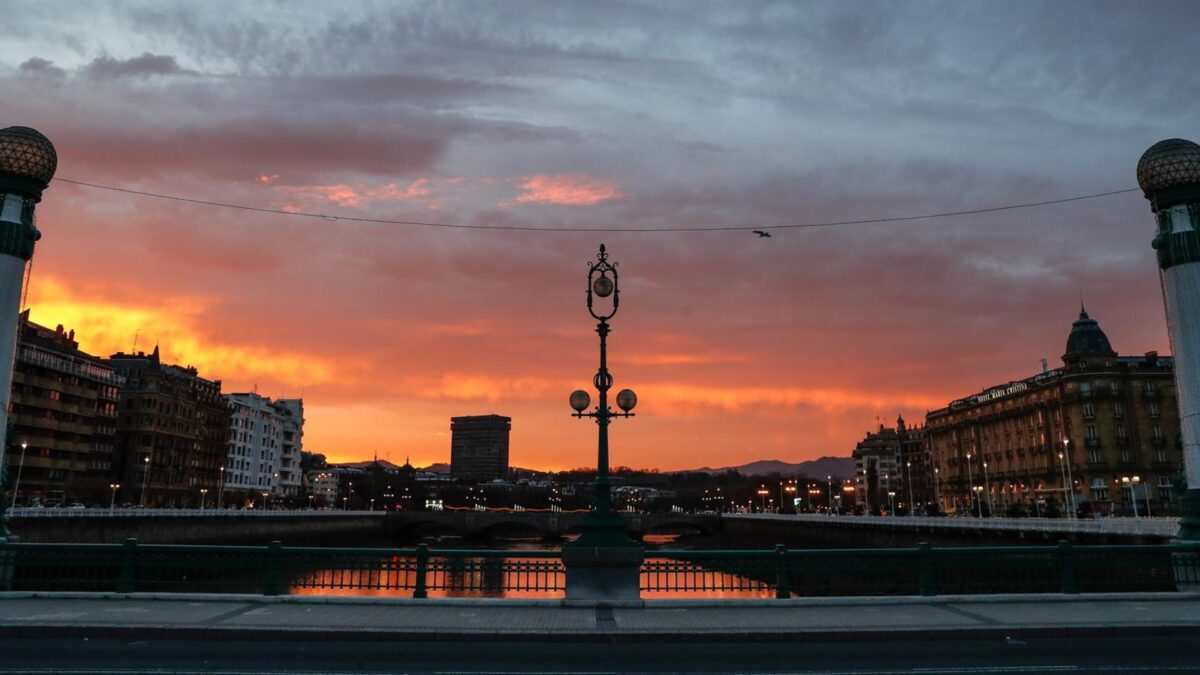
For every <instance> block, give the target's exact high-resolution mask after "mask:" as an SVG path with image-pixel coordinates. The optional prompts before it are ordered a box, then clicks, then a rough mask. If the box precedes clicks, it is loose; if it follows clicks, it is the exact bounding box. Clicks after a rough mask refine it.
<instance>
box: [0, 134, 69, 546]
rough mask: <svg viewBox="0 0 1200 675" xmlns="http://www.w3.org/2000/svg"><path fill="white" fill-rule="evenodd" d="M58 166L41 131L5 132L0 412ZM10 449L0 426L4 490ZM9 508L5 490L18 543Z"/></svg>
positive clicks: (3, 523) (3, 536) (4, 533)
mask: <svg viewBox="0 0 1200 675" xmlns="http://www.w3.org/2000/svg"><path fill="white" fill-rule="evenodd" d="M57 168H58V153H57V152H56V151H55V150H54V145H53V144H52V143H51V142H50V141H49V140H48V139H47V138H46V137H45V136H43V135H42V134H41V133H39V132H37V131H35V130H33V129H30V128H29V127H8V128H6V129H0V410H8V407H9V396H10V395H11V393H12V375H13V359H14V358H15V357H16V353H17V321H18V312H19V311H20V304H21V290H22V286H23V285H24V282H25V267H26V265H27V264H28V263H29V261H30V260H32V259H33V245H34V243H35V242H36V241H37V240H38V239H40V238H41V236H42V235H41V233H40V232H38V229H37V227H36V226H35V224H34V209H35V207H36V206H37V203H38V202H40V201H41V200H42V192H43V191H44V190H45V189H46V188H47V187H49V186H50V179H52V178H53V177H54V171H55V170H56V169H57ZM7 448H8V426H7V425H4V424H0V486H4V485H7V484H8V481H7V478H6V473H7V469H8V458H7V457H6V456H5V455H6V452H5V451H6V450H7ZM14 496H15V494H14ZM7 506H8V505H7V504H6V503H5V500H4V499H3V498H2V491H0V542H2V541H5V540H9V539H15V538H14V537H12V535H11V534H10V533H9V531H8V515H7V514H6V513H5V509H6V507H7Z"/></svg>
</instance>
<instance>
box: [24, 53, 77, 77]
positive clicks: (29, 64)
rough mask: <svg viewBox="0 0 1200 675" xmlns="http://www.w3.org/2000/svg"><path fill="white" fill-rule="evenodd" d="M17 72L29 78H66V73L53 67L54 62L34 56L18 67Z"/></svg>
mask: <svg viewBox="0 0 1200 675" xmlns="http://www.w3.org/2000/svg"><path fill="white" fill-rule="evenodd" d="M17 70H18V71H19V72H20V73H21V75H26V76H31V77H47V78H53V79H59V78H63V77H66V75H67V71H65V70H63V69H62V68H59V67H58V66H56V65H54V62H52V61H47V60H46V59H42V58H38V57H36V56H34V57H32V58H30V59H29V60H28V61H26V62H24V63H22V64H21V65H20V66H18V68H17Z"/></svg>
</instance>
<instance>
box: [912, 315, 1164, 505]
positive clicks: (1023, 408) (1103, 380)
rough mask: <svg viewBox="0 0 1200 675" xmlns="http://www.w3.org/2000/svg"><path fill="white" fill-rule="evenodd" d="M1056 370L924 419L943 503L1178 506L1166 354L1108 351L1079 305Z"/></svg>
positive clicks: (979, 395) (952, 405) (1102, 336)
mask: <svg viewBox="0 0 1200 675" xmlns="http://www.w3.org/2000/svg"><path fill="white" fill-rule="evenodd" d="M1062 361H1063V365H1062V367H1060V368H1055V369H1052V370H1050V369H1046V368H1045V367H1043V372H1041V373H1038V374H1036V375H1033V376H1031V377H1027V378H1024V379H1021V380H1016V381H1012V382H1006V383H1003V384H998V385H996V386H993V387H989V388H987V389H985V390H983V391H981V392H979V393H977V394H975V395H973V396H968V397H966V398H961V399H958V400H956V401H952V402H951V403H950V404H949V405H948V406H946V407H945V408H942V409H940V410H934V411H932V412H929V413H928V414H927V416H926V430H927V436H928V442H929V450H930V455H931V458H932V462H933V467H934V469H935V470H936V471H937V478H938V485H939V488H940V490H939V491H940V496H941V502H942V506H943V508H945V509H946V510H947V511H950V512H954V510H955V509H956V508H957V509H958V510H959V512H963V513H965V512H973V513H987V512H988V511H991V512H994V513H996V514H997V515H1001V514H1003V513H1005V512H1007V511H1009V510H1023V511H1024V512H1025V513H1027V514H1029V515H1038V514H1042V515H1044V511H1045V510H1046V509H1047V508H1057V509H1062V508H1064V507H1066V506H1067V505H1070V504H1076V505H1078V504H1081V503H1082V502H1085V501H1086V502H1089V503H1090V505H1091V506H1092V508H1093V509H1094V510H1097V511H1110V510H1116V511H1119V512H1121V513H1126V512H1130V513H1131V512H1132V511H1133V508H1134V505H1133V501H1132V500H1133V498H1134V496H1135V495H1136V499H1137V508H1138V511H1139V512H1141V513H1142V514H1143V515H1145V514H1146V512H1147V511H1149V513H1150V514H1152V515H1153V514H1157V513H1163V512H1165V511H1170V510H1173V509H1177V508H1178V503H1177V498H1176V497H1175V495H1174V493H1173V491H1172V485H1173V483H1174V481H1175V478H1176V477H1177V476H1178V475H1179V472H1180V470H1181V469H1182V466H1183V458H1182V452H1181V450H1180V448H1179V446H1178V444H1177V442H1176V435H1177V434H1178V431H1179V413H1178V409H1177V407H1176V398H1175V396H1176V394H1175V380H1174V376H1173V372H1172V359H1171V358H1170V357H1164V356H1159V355H1158V354H1157V353H1155V352H1149V353H1147V354H1145V355H1144V356H1118V355H1117V353H1116V352H1115V351H1114V350H1113V348H1112V346H1111V345H1110V344H1109V341H1108V337H1107V336H1106V335H1105V334H1104V331H1103V330H1101V329H1100V325H1099V324H1098V323H1097V322H1096V321H1095V320H1094V319H1092V318H1091V317H1089V316H1088V314H1087V312H1086V311H1083V310H1082V308H1081V311H1080V314H1079V319H1078V320H1077V321H1075V323H1074V324H1073V325H1072V326H1071V332H1070V335H1069V336H1068V337H1067V345H1066V353H1065V354H1063V357H1062Z"/></svg>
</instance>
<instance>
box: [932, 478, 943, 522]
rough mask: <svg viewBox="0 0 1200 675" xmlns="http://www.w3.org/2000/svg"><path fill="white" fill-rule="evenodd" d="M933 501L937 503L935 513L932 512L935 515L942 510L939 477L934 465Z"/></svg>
mask: <svg viewBox="0 0 1200 675" xmlns="http://www.w3.org/2000/svg"><path fill="white" fill-rule="evenodd" d="M933 501H934V502H936V503H937V508H938V510H937V513H935V514H934V515H935V516H936V515H938V514H940V513H941V512H942V485H941V478H940V477H939V476H938V468H937V467H936V466H935V467H933Z"/></svg>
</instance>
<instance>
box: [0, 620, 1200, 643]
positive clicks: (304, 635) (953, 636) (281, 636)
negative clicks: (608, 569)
mask: <svg viewBox="0 0 1200 675" xmlns="http://www.w3.org/2000/svg"><path fill="white" fill-rule="evenodd" d="M1114 633H1119V634H1120V635H1121V636H1122V637H1186V636H1200V625H1157V626H1147V625H1145V624H1139V625H1116V624H1105V625H1103V626H1040V627H1035V628H1030V627H1022V628H1012V627H984V628H948V629H905V628H901V629H894V630H887V629H869V630H799V631H792V632H762V631H746V632H738V631H729V630H720V631H715V630H714V631H708V632H690V633H677V632H664V631H658V632H638V633H632V632H631V633H620V632H618V633H610V632H586V633H571V632H566V633H549V632H523V633H522V632H511V633H509V632H496V631H479V632H457V633H447V632H439V631H397V630H389V629H363V630H328V629H310V630H303V629H274V628H261V629H260V628H255V629H246V628H216V627H200V626H195V627H191V626H181V627H163V626H54V625H42V626H0V640H14V639H64V638H67V639H84V640H189V641H203V642H228V641H236V642H296V641H305V642H382V641H388V642H512V643H534V642H546V641H550V640H553V641H554V642H571V643H592V644H646V643H712V642H739V643H742V642H759V643H783V642H788V643H797V642H914V641H917V642H951V641H962V640H983V641H989V640H1006V639H1014V640H1039V639H1046V638H1097V637H1111V636H1112V635H1114Z"/></svg>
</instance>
